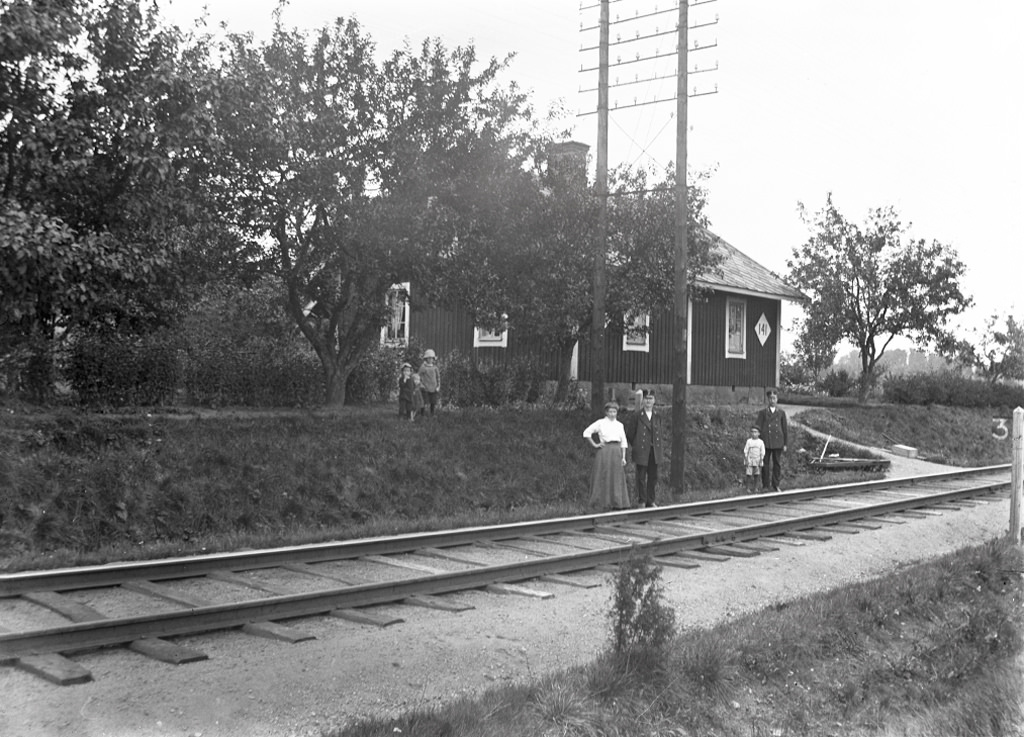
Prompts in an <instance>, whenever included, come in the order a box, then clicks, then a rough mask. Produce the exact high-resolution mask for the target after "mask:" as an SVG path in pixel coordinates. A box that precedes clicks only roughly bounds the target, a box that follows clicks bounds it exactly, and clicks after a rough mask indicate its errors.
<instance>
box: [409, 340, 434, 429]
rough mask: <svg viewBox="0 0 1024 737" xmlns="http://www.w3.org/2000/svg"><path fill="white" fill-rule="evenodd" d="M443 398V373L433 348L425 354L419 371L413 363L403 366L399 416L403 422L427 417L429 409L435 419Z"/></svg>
mask: <svg viewBox="0 0 1024 737" xmlns="http://www.w3.org/2000/svg"><path fill="white" fill-rule="evenodd" d="M440 396H441V371H440V369H439V368H438V367H437V354H436V353H434V351H433V349H432V348H428V349H427V350H425V351H424V352H423V362H422V363H421V364H420V368H419V371H414V370H413V366H412V364H411V363H408V362H406V363H403V364H402V372H401V375H400V376H399V377H398V416H399V417H401V418H402V419H403V420H410V421H412V420H415V419H416V418H417V417H423V416H426V413H427V409H428V408H429V409H430V415H431V417H433V415H434V412H435V411H436V410H437V400H438V397H440Z"/></svg>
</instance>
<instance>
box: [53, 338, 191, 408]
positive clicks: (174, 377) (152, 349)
mask: <svg viewBox="0 0 1024 737" xmlns="http://www.w3.org/2000/svg"><path fill="white" fill-rule="evenodd" d="M179 346H180V338H179V337H178V335H177V334H175V333H174V332H173V331H170V330H161V331H158V332H154V333H150V334H147V335H121V334H116V333H114V334H111V333H106V332H103V333H96V332H85V333H81V334H77V335H75V336H74V337H73V338H72V339H71V357H70V360H69V364H68V368H67V377H68V380H69V381H70V382H71V388H72V389H73V390H74V392H75V394H76V396H77V398H78V401H79V402H80V403H82V404H88V405H107V406H114V407H123V406H127V405H143V406H145V405H157V404H168V403H171V402H173V400H174V395H175V392H176V390H177V387H178V379H179V364H178V349H179Z"/></svg>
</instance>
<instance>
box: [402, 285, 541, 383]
mask: <svg viewBox="0 0 1024 737" xmlns="http://www.w3.org/2000/svg"><path fill="white" fill-rule="evenodd" d="M475 327H476V326H475V325H474V323H473V319H472V318H471V317H470V316H469V314H468V313H467V312H465V311H464V310H459V309H448V308H444V307H420V308H417V307H416V306H415V304H414V305H413V307H412V309H411V310H410V314H409V334H410V335H411V336H412V338H413V340H415V341H416V343H417V344H419V345H420V347H421V348H423V349H427V348H433V349H434V351H435V352H436V353H437V355H438V356H441V357H443V356H445V355H447V354H449V353H451V352H452V351H453V350H455V351H458V352H459V353H461V354H463V355H465V356H472V357H473V358H474V359H475V360H476V361H477V362H479V363H486V364H508V363H511V362H513V361H516V360H531V361H537V362H539V363H540V364H541V366H542V368H543V369H544V374H545V377H546V378H549V379H555V378H557V369H556V367H557V365H558V358H557V354H556V353H555V351H551V350H548V349H545V348H544V347H543V346H541V345H539V344H538V343H537V342H535V341H527V340H523V339H521V338H519V337H518V336H517V335H516V332H515V330H510V331H509V334H508V347H506V348H474V347H473V332H474V329H475ZM548 374H550V375H548Z"/></svg>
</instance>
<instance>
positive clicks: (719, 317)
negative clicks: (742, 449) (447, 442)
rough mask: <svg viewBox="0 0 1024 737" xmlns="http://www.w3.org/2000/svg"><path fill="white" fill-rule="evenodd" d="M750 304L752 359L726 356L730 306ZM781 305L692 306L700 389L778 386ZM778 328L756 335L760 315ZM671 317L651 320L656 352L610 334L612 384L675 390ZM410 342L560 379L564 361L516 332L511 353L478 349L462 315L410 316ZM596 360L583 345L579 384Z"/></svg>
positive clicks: (715, 297) (422, 312)
mask: <svg viewBox="0 0 1024 737" xmlns="http://www.w3.org/2000/svg"><path fill="white" fill-rule="evenodd" d="M729 297H731V298H734V299H742V300H744V301H745V302H746V305H747V309H746V350H747V354H746V358H726V357H725V307H726V299H727V298H729ZM779 311H780V302H779V300H774V299H766V298H763V297H750V296H740V295H729V294H726V293H723V292H714V293H712V294H711V295H710V296H709V297H708V298H707V299H704V300H700V301H696V302H693V303H692V305H691V314H690V323H691V332H690V352H689V361H690V384H692V385H695V386H722V387H730V386H732V387H736V386H740V387H762V386H770V385H772V384H774V383H775V367H776V358H777V355H778V352H777V351H778V340H779ZM762 314H763V315H764V316H765V319H766V320H767V321H768V324H769V326H770V327H771V333H770V334H769V336H768V338H767V340H766V341H765V343H764V345H763V346H762V345H761V342H760V340H758V338H757V334H756V333H755V326H756V325H757V321H758V320H759V319H760V318H761V315H762ZM672 322H673V320H672V313H671V311H670V310H665V311H664V312H663V313H661V314H660V315H653V316H652V318H651V350H650V352H649V353H642V352H639V351H624V350H622V329H621V328H618V327H609V329H608V331H607V333H606V335H605V341H606V346H607V349H608V350H607V365H606V368H605V381H608V382H615V383H636V384H640V385H643V384H672V383H673V382H674V380H675V377H674V375H673V371H672V347H673V331H672ZM409 323H410V335H411V336H412V337H413V339H414V340H415V341H416V342H417V343H418V344H419V345H420V346H421V347H422V348H433V349H434V350H435V351H436V352H437V354H438V356H442V357H443V356H445V355H446V354H448V353H450V352H451V351H453V350H457V351H459V352H460V353H462V354H464V355H469V356H473V357H474V358H475V359H476V360H477V361H478V362H480V363H491V364H494V363H498V364H507V363H510V362H512V361H514V360H519V359H530V360H535V361H538V362H540V363H541V364H542V366H543V368H544V373H545V376H547V378H549V379H556V378H557V377H558V373H557V365H558V359H557V355H556V354H555V352H554V351H551V350H548V349H545V348H544V347H542V346H540V345H538V344H536V343H532V344H531V343H530V342H528V341H524V340H521V339H519V338H518V337H517V335H516V332H515V330H511V331H510V332H509V338H508V347H507V348H474V347H473V330H474V324H473V320H472V318H471V317H470V316H469V315H468V314H467V313H466V312H465V311H463V310H457V309H445V308H439V307H429V308H424V307H417V306H416V305H415V303H414V304H413V308H412V310H411V311H410V317H409ZM591 366H592V362H591V354H590V343H589V341H588V340H583V341H581V342H580V347H579V366H578V368H579V370H578V378H579V379H580V380H581V381H590V379H591Z"/></svg>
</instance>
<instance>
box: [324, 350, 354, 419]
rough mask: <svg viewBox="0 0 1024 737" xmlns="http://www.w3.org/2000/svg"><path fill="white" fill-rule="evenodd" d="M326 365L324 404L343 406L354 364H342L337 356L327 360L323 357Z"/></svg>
mask: <svg viewBox="0 0 1024 737" xmlns="http://www.w3.org/2000/svg"><path fill="white" fill-rule="evenodd" d="M320 360H321V362H322V363H323V367H324V404H326V405H327V406H328V407H341V406H342V405H343V404H345V385H346V384H348V377H349V374H351V373H352V369H353V368H354V366H342V365H341V361H340V360H338V359H337V358H335V359H333V360H325V359H324V358H323V357H321V359H320Z"/></svg>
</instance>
